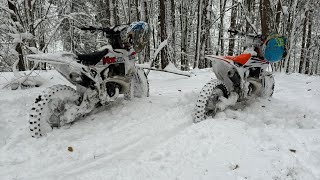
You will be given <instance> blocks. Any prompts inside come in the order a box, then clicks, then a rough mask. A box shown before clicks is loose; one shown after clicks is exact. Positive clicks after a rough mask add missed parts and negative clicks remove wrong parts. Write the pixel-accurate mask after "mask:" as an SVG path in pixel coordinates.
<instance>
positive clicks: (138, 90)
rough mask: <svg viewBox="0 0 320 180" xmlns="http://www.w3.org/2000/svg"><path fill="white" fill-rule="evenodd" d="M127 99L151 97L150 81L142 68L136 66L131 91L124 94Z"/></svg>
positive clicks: (131, 81)
mask: <svg viewBox="0 0 320 180" xmlns="http://www.w3.org/2000/svg"><path fill="white" fill-rule="evenodd" d="M124 96H125V99H127V100H131V99H132V98H133V97H138V98H142V97H149V81H148V78H147V75H146V73H145V72H144V70H143V69H142V68H139V67H136V73H135V74H133V75H132V77H131V80H130V88H129V91H128V92H127V93H126V94H125V95H124Z"/></svg>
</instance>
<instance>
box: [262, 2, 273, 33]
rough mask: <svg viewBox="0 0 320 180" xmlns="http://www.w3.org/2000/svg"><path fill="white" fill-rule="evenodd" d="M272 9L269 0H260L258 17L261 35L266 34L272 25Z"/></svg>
mask: <svg viewBox="0 0 320 180" xmlns="http://www.w3.org/2000/svg"><path fill="white" fill-rule="evenodd" d="M272 17H273V15H272V9H271V4H270V1H269V0H260V18H261V30H262V35H263V36H268V35H269V33H270V30H271V29H274V28H273V25H272Z"/></svg>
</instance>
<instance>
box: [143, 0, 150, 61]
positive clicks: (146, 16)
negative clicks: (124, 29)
mask: <svg viewBox="0 0 320 180" xmlns="http://www.w3.org/2000/svg"><path fill="white" fill-rule="evenodd" d="M143 6H144V7H143V8H144V14H143V17H144V19H143V20H144V21H145V22H147V23H150V22H149V12H148V2H147V0H145V1H144V2H143ZM149 61H150V41H148V43H147V45H146V47H145V53H144V62H149Z"/></svg>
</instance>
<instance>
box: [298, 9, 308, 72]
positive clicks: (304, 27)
mask: <svg viewBox="0 0 320 180" xmlns="http://www.w3.org/2000/svg"><path fill="white" fill-rule="evenodd" d="M308 14H309V13H308V10H307V11H306V12H305V18H304V21H303V28H302V42H301V56H300V63H299V73H303V72H304V71H303V66H304V62H305V59H306V52H305V51H306V49H305V47H306V34H307V24H308Z"/></svg>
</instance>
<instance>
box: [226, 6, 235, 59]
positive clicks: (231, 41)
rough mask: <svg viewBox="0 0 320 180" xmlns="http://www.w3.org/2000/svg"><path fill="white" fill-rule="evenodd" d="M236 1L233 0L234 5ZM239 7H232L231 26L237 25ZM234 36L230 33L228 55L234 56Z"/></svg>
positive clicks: (232, 27)
mask: <svg viewBox="0 0 320 180" xmlns="http://www.w3.org/2000/svg"><path fill="white" fill-rule="evenodd" d="M235 3H236V1H235V0H232V6H234V5H235ZM236 10H237V9H236V8H235V7H233V8H232V10H231V19H230V28H231V29H234V28H235V26H236V18H237V11H236ZM234 38H235V35H234V34H233V33H230V35H229V50H228V55H229V56H232V55H233V52H234V41H235V40H234Z"/></svg>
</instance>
